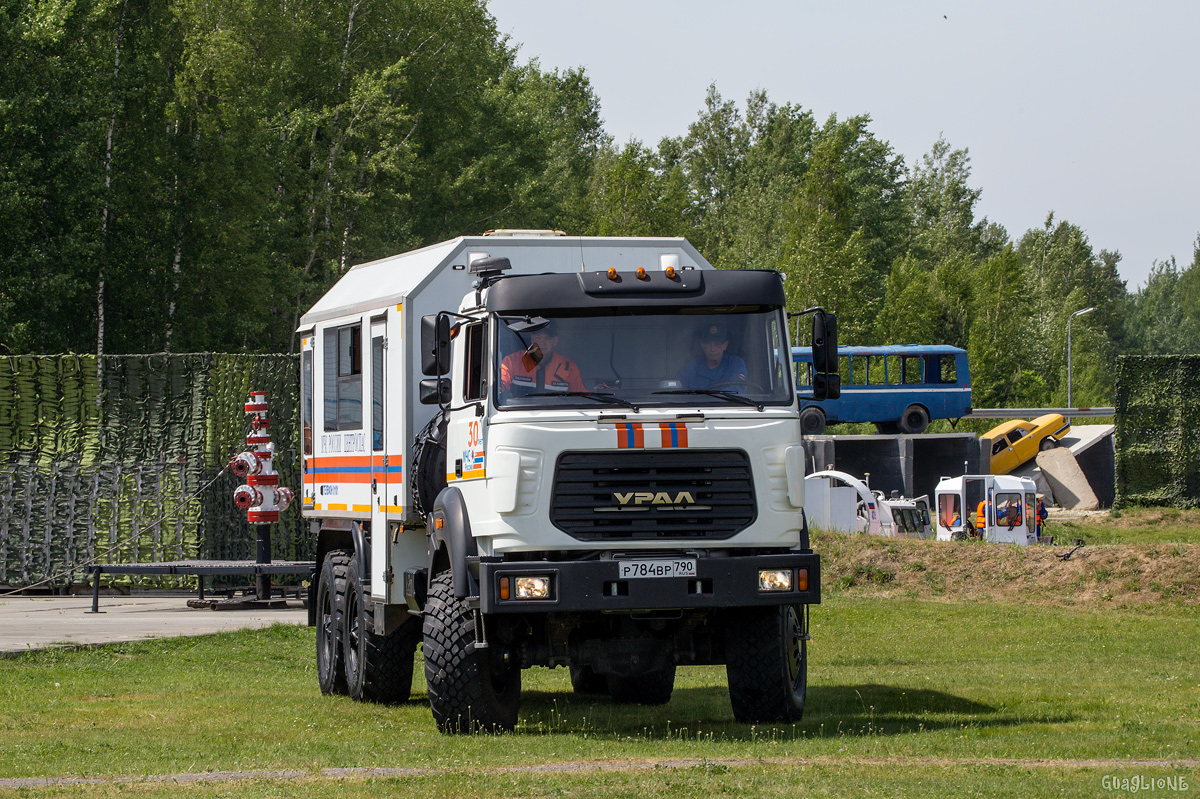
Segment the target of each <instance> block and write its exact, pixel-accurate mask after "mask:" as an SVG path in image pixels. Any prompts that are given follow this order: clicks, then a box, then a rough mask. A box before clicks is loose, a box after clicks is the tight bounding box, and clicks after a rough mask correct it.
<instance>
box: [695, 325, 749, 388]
mask: <svg viewBox="0 0 1200 799" xmlns="http://www.w3.org/2000/svg"><path fill="white" fill-rule="evenodd" d="M728 348H729V328H728V327H727V326H726V325H725V324H724V323H722V322H713V323H710V324H706V325H704V327H703V328H701V330H700V349H701V350H703V351H704V354H703V355H701V356H700V357H699V358H696V359H694V360H692V361H690V362H689V363H688V364H687V365H686V366H684V367H683V369H681V370H680V372H679V381H680V382H681V383H682V384H683V387H684V388H710V387H719V388H720V387H728V388H730V390H733V389H734V388H735V387H736V386H737V384H742V385H744V384H745V383H746V381H747V377H746V375H747V374H748V372H747V370H746V362H745V361H743V360H742V359H741V358H739V357H738V356H737V355H730V354H727V353H726V352H725V350H727V349H728Z"/></svg>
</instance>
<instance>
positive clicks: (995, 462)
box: [979, 413, 1071, 474]
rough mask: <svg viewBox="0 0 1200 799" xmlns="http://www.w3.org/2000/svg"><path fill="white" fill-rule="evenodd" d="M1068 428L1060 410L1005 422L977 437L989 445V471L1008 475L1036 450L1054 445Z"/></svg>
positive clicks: (1068, 425)
mask: <svg viewBox="0 0 1200 799" xmlns="http://www.w3.org/2000/svg"><path fill="white" fill-rule="evenodd" d="M1070 431H1071V425H1070V423H1069V422H1068V421H1067V420H1066V419H1064V418H1063V416H1062V414H1061V413H1048V414H1046V415H1045V416H1039V417H1038V418H1036V419H1034V420H1033V421H1032V422H1023V421H1021V420H1020V419H1014V420H1013V421H1011V422H1005V423H1004V424H1002V425H997V426H996V427H993V428H992V429H991V430H989V431H988V432H986V433H984V434H983V435H981V436H980V437H979V438H980V439H981V440H983V441H988V442H989V443H990V444H991V449H992V462H991V473H992V474H1008V473H1009V472H1011V471H1012V470H1013V469H1015V468H1017V467H1018V466H1020V465H1021V464H1022V463H1024V462H1025V461H1027V460H1029V459H1030V458H1032V457H1034V456H1035V455H1037V454H1038V451H1039V450H1046V449H1052V448H1053V447H1057V446H1058V440H1059V439H1060V438H1062V437H1063V436H1065V435H1066V434H1067V433H1069V432H1070Z"/></svg>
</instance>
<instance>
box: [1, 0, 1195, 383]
mask: <svg viewBox="0 0 1200 799" xmlns="http://www.w3.org/2000/svg"><path fill="white" fill-rule="evenodd" d="M0 47H3V49H4V51H5V53H6V54H7V57H6V59H5V62H4V65H3V66H2V67H0V137H2V138H0V218H2V219H3V220H4V227H3V229H2V230H0V352H7V353H22V352H71V351H74V352H110V353H115V352H152V351H177V352H179V351H190V350H216V351H248V352H264V351H289V350H291V349H293V348H294V346H295V341H294V339H293V333H292V332H293V330H294V327H295V324H296V320H297V318H298V314H299V313H301V312H302V311H303V310H304V309H305V308H306V307H307V306H308V305H309V304H311V303H312V302H313V301H314V300H315V299H316V298H317V297H319V296H320V295H321V294H322V293H323V292H324V291H325V290H326V289H327V288H328V287H329V286H330V285H331V284H332V283H333V282H334V281H335V280H336V279H337V278H338V277H339V276H340V275H341V273H342V272H344V271H345V270H346V269H347V268H349V266H351V265H353V264H355V263H360V262H362V261H366V260H370V259H372V258H377V257H381V256H385V255H389V254H393V253H397V252H401V251H404V250H408V249H412V248H415V247H419V246H422V245H425V244H429V243H432V242H435V241H440V240H443V239H446V238H449V237H453V236H456V235H460V234H476V233H480V232H482V231H484V230H487V229H489V228H500V227H529V228H558V229H561V230H565V231H567V232H568V233H581V234H593V235H651V234H652V235H682V236H687V237H688V238H689V239H690V240H691V241H692V242H693V243H694V244H695V245H696V246H697V247H698V248H699V249H700V251H701V252H702V253H704V254H705V255H706V256H707V257H708V258H709V260H711V261H712V262H713V263H715V264H716V265H718V266H720V267H727V268H728V267H768V268H774V269H779V270H781V271H783V272H785V273H786V274H787V276H788V280H787V283H786V286H787V292H788V297H789V302H790V303H791V304H792V306H793V309H799V308H803V307H807V306H809V305H814V304H822V305H824V306H826V307H827V308H830V309H832V310H835V311H836V312H837V313H838V314H839V321H840V330H841V339H842V341H843V342H844V343H931V342H939V343H949V344H954V345H957V346H961V347H965V348H967V349H968V350H969V351H970V356H971V360H972V372H973V375H974V389H975V404H976V405H978V406H981V407H985V406H1000V405H1010V406H1011V405H1045V404H1060V403H1064V402H1065V399H1066V386H1065V382H1066V370H1067V366H1066V342H1065V340H1066V322H1067V318H1068V316H1069V315H1070V314H1071V313H1072V312H1073V311H1075V310H1078V309H1081V308H1084V307H1090V306H1094V307H1095V308H1096V309H1097V310H1096V311H1095V312H1093V313H1092V314H1090V315H1089V316H1085V317H1081V318H1079V319H1077V320H1075V323H1074V325H1073V335H1072V338H1073V346H1074V349H1075V353H1076V356H1077V357H1076V360H1075V364H1074V369H1075V379H1074V387H1075V399H1076V400H1077V401H1078V402H1080V403H1084V404H1107V403H1108V402H1110V401H1111V394H1112V366H1113V358H1114V356H1115V355H1117V354H1121V353H1152V354H1158V353H1171V352H1197V351H1200V335H1198V334H1200V241H1198V249H1197V252H1196V254H1195V255H1194V257H1193V261H1192V263H1191V264H1190V265H1187V266H1185V267H1182V268H1181V267H1180V266H1178V265H1177V264H1176V263H1175V262H1174V260H1169V261H1165V262H1160V263H1156V264H1155V265H1154V268H1153V270H1152V271H1151V274H1150V277H1149V280H1148V281H1147V284H1146V285H1145V287H1143V288H1141V289H1140V290H1138V291H1136V292H1133V293H1131V292H1129V291H1128V289H1127V287H1126V285H1125V283H1124V282H1123V281H1122V280H1121V279H1120V276H1119V274H1118V272H1117V265H1118V263H1119V261H1120V255H1119V254H1117V253H1115V252H1109V251H1106V250H1100V251H1098V252H1097V251H1096V250H1095V249H1094V248H1093V247H1092V245H1091V243H1090V242H1089V240H1088V237H1087V235H1086V234H1085V233H1084V231H1082V230H1080V229H1079V228H1078V227H1077V226H1075V225H1073V224H1071V223H1070V222H1067V221H1065V220H1058V219H1055V217H1054V215H1053V214H1050V215H1048V216H1047V218H1046V222H1045V224H1044V225H1043V226H1042V227H1040V228H1036V229H1033V230H1029V231H1026V232H1025V233H1024V234H1023V235H1021V236H1019V237H1017V238H1016V239H1014V238H1012V237H1010V235H1009V234H1008V232H1007V231H1006V230H1004V228H1003V227H1001V226H999V225H997V224H995V223H992V222H989V221H988V220H987V219H982V218H979V217H978V215H977V213H976V205H977V203H978V201H979V198H980V195H981V190H980V189H979V188H978V187H974V186H972V185H971V182H970V176H971V169H970V159H969V156H968V153H967V151H966V150H963V149H954V148H953V147H952V146H951V145H950V144H949V143H947V142H945V141H944V140H942V141H938V142H935V143H934V144H933V146H932V148H931V149H930V151H929V152H928V153H927V154H926V155H925V156H923V157H922V158H921V159H920V160H919V161H918V162H916V163H913V164H912V165H908V164H906V163H905V160H904V159H903V158H902V157H901V156H900V155H899V154H897V153H896V152H895V151H894V150H893V149H892V147H891V145H889V144H888V142H887V141H885V140H883V139H881V138H879V137H878V136H877V135H876V134H875V133H874V132H873V131H872V130H871V120H870V118H869V117H867V116H857V117H850V118H846V119H838V118H836V117H830V118H829V119H827V120H824V121H823V122H822V121H819V120H817V119H816V118H815V117H814V115H813V114H812V112H811V111H808V110H805V109H803V108H802V107H800V106H797V105H792V104H786V105H783V106H779V105H776V104H774V103H772V102H771V101H770V100H769V99H768V97H767V96H766V95H765V94H764V93H762V92H756V93H754V94H752V95H751V96H750V97H749V98H748V100H747V101H746V103H745V105H744V106H742V107H739V106H738V105H737V104H736V103H734V102H731V101H729V100H726V99H724V98H722V97H721V96H720V94H719V93H718V92H717V90H716V88H715V87H713V88H712V89H710V91H709V94H708V97H707V100H706V102H705V106H704V108H703V109H701V110H700V112H699V114H698V116H697V118H696V120H695V121H694V122H693V123H692V124H691V125H690V126H689V127H688V129H687V131H686V133H681V135H679V136H676V137H671V138H666V139H664V140H662V141H661V142H659V143H658V144H657V146H654V147H650V146H647V145H645V144H643V143H641V142H638V141H630V142H628V143H625V144H618V143H615V142H613V141H612V140H611V138H610V137H609V136H607V134H606V133H605V132H604V129H603V125H602V122H601V115H600V102H599V99H598V98H597V97H596V95H595V93H594V92H593V90H592V88H591V85H590V83H589V81H588V78H587V76H586V74H585V73H584V72H583V71H582V70H567V71H565V72H560V71H545V70H543V69H541V67H540V65H539V64H537V63H536V62H533V63H530V64H525V65H521V64H519V63H518V62H517V60H516V58H515V51H514V49H513V47H512V46H511V45H510V43H509V42H508V41H507V40H506V39H505V38H504V37H503V36H501V35H500V34H499V33H498V31H497V29H496V25H495V21H494V20H493V19H492V18H491V17H490V15H489V14H488V13H487V9H486V7H485V4H484V3H483V2H482V0H322V2H314V0H266V1H265V2H263V0H255V2H247V1H246V0H203V2H200V1H199V0H168V2H165V3H164V2H152V1H151V0H74V1H73V2H44V3H30V2H25V1H23V0H20V1H19V0H0Z"/></svg>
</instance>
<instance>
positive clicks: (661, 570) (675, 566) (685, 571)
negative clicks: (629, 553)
mask: <svg viewBox="0 0 1200 799" xmlns="http://www.w3.org/2000/svg"><path fill="white" fill-rule="evenodd" d="M617 571H618V573H619V574H620V576H621V579H622V580H635V579H638V578H642V577H695V576H696V561H695V560H690V559H685V560H620V561H617Z"/></svg>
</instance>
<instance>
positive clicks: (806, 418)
mask: <svg viewBox="0 0 1200 799" xmlns="http://www.w3.org/2000/svg"><path fill="white" fill-rule="evenodd" d="M800 430H801V431H802V432H803V433H804V435H806V436H819V435H821V433H823V432H825V412H824V411H823V410H821V409H820V408H817V407H815V406H813V405H809V406H808V407H807V408H805V409H804V410H802V411H800Z"/></svg>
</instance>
